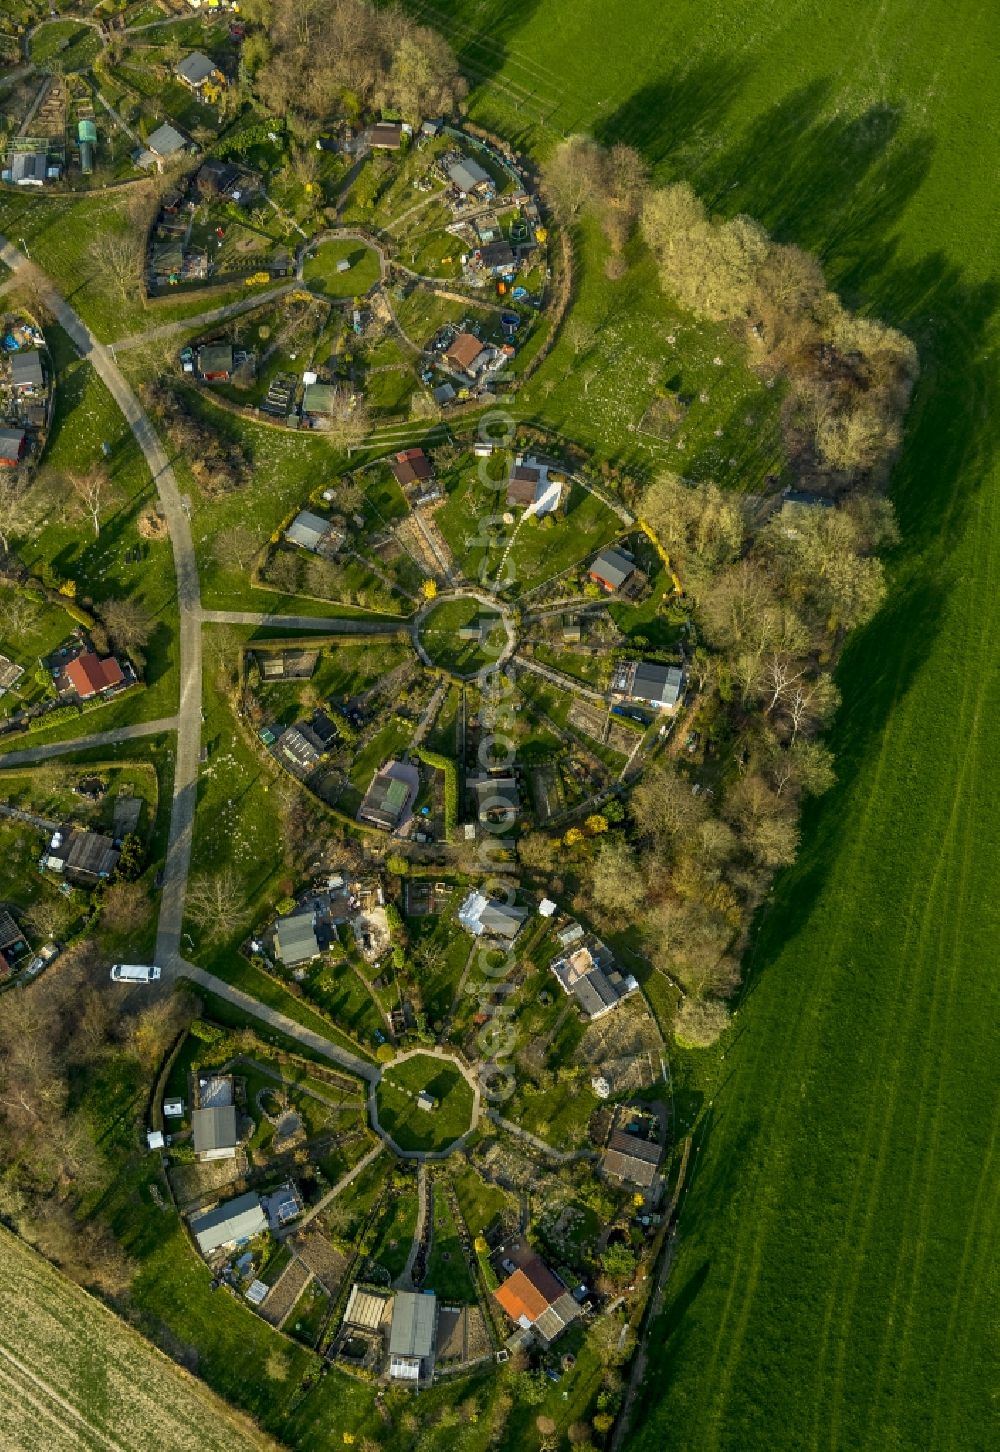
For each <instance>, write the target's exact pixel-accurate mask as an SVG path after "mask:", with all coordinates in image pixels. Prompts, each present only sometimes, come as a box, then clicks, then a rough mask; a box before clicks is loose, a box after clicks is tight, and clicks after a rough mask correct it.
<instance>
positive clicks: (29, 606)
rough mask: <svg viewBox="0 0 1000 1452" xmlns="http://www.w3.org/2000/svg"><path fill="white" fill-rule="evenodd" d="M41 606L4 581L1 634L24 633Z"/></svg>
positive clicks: (0, 608) (0, 596)
mask: <svg viewBox="0 0 1000 1452" xmlns="http://www.w3.org/2000/svg"><path fill="white" fill-rule="evenodd" d="M2 507H3V506H2V503H0V509H2ZM40 608H41V607H40V605H39V602H38V601H37V600H34V599H32V597H31V596H30V595H27V594H25V592H24V591H23V590H19V589H18V587H17V586H16V585H13V584H11V583H10V582H9V581H4V583H3V589H2V591H0V636H8V637H9V636H12V635H22V634H23V633H24V631H26V630H28V629H30V627H31V626H32V624H33V623H34V621H35V620H36V619H37V617H38V612H39V609H40Z"/></svg>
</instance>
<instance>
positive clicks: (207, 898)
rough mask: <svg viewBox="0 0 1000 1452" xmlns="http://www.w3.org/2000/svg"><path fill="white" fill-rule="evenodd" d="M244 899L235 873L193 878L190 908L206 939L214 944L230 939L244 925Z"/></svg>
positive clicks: (227, 869)
mask: <svg viewBox="0 0 1000 1452" xmlns="http://www.w3.org/2000/svg"><path fill="white" fill-rule="evenodd" d="M244 897H245V894H244V891H243V886H242V884H241V882H240V879H239V876H238V875H237V873H236V871H235V870H234V869H233V868H232V867H222V868H220V869H219V871H218V872H203V873H202V874H201V875H200V876H198V877H195V878H192V880H191V885H190V887H189V888H188V895H187V908H188V912H189V914H190V915H191V918H192V920H193V921H194V922H195V923H197V925H198V927H199V928H201V930H202V931H203V933H204V934H205V936H206V938H208V939H209V940H210V941H215V940H218V939H220V938H228V937H230V936H231V935H232V934H233V933H234V932H235V931H236V929H237V928H238V927H239V925H240V923H241V922H242V921H243V914H244Z"/></svg>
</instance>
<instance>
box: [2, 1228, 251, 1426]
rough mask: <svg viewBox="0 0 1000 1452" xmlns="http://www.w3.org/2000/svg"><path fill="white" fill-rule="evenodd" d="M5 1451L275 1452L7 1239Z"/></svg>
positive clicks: (220, 1404) (79, 1292) (191, 1380)
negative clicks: (247, 1450)
mask: <svg viewBox="0 0 1000 1452" xmlns="http://www.w3.org/2000/svg"><path fill="white" fill-rule="evenodd" d="M0 1444H2V1446H3V1448H4V1452H77V1449H80V1452H146V1449H148V1452H165V1449H169V1452H240V1449H245V1448H250V1449H259V1452H264V1449H268V1448H273V1447H274V1445H275V1444H274V1443H273V1442H271V1441H270V1440H269V1439H268V1438H266V1437H264V1436H262V1435H261V1434H260V1433H259V1432H258V1431H257V1430H256V1429H255V1428H254V1427H253V1426H252V1425H251V1424H250V1423H249V1422H246V1421H244V1420H243V1419H241V1418H239V1417H238V1416H237V1415H236V1414H235V1413H234V1412H232V1411H231V1410H230V1408H229V1407H227V1406H226V1404H225V1403H224V1402H222V1401H220V1400H219V1399H218V1398H217V1397H215V1396H213V1395H212V1394H211V1392H209V1391H208V1390H207V1389H206V1388H205V1387H203V1386H202V1385H201V1384H200V1383H199V1382H197V1381H195V1380H194V1378H193V1377H190V1376H188V1375H187V1374H186V1373H185V1372H183V1371H181V1370H180V1369H179V1368H178V1367H176V1366H175V1365H174V1364H173V1362H171V1361H169V1360H168V1359H167V1358H166V1357H165V1356H162V1355H161V1354H160V1353H159V1352H158V1351H156V1350H154V1348H153V1347H152V1346H150V1345H149V1344H148V1342H146V1341H144V1340H143V1338H142V1337H141V1336H140V1335H139V1334H138V1332H136V1331H132V1330H131V1329H130V1328H129V1327H127V1326H125V1325H124V1324H123V1323H122V1322H121V1321H119V1320H118V1318H117V1317H116V1316H114V1315H113V1314H112V1313H111V1312H110V1311H108V1310H106V1309H105V1307H104V1306H102V1305H101V1303H100V1302H99V1301H96V1300H95V1299H93V1298H92V1297H91V1296H88V1295H87V1293H86V1292H85V1291H83V1290H81V1289H80V1288H79V1287H78V1286H76V1285H74V1284H73V1283H72V1281H68V1280H66V1279H65V1278H64V1277H63V1276H61V1275H60V1274H59V1272H58V1271H57V1270H55V1269H54V1267H52V1266H50V1265H49V1264H48V1263H47V1262H46V1261H44V1260H43V1259H42V1257H41V1256H39V1255H36V1254H35V1252H34V1251H33V1250H31V1249H30V1248H29V1247H28V1246H26V1245H25V1244H24V1243H23V1242H22V1241H20V1240H18V1239H17V1238H16V1237H15V1236H13V1235H10V1234H9V1233H8V1232H7V1231H6V1230H2V1229H0Z"/></svg>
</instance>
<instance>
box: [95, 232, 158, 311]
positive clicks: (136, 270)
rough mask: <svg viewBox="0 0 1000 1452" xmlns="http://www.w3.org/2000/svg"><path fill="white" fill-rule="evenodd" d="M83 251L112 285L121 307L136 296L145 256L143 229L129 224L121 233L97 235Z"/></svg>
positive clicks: (99, 233) (138, 292)
mask: <svg viewBox="0 0 1000 1452" xmlns="http://www.w3.org/2000/svg"><path fill="white" fill-rule="evenodd" d="M87 250H88V255H89V257H90V260H91V262H92V263H93V265H94V268H95V269H96V270H97V271H98V272H99V273H100V274H101V275H102V276H104V277H106V278H107V279H108V280H109V281H110V282H112V283H113V284H114V286H115V288H116V289H117V291H118V295H119V297H120V298H121V301H122V303H123V304H126V303H129V302H132V301H133V300H134V299H135V298H136V297H138V296H139V295H140V293H141V291H142V266H143V262H144V260H145V256H146V236H145V231H144V230H140V229H138V228H135V229H133V227H132V226H131V225H129V226H128V227H127V228H126V229H125V230H124V231H115V232H113V231H109V230H105V231H101V232H97V233H96V234H95V236H94V238H93V240H92V242H91V244H90V246H89V248H88V249H87Z"/></svg>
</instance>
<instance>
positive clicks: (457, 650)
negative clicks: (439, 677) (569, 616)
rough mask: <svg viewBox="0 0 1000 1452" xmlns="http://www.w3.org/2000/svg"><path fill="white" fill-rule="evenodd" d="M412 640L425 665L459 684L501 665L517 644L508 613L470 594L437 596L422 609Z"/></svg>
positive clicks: (464, 592)
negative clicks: (434, 668)
mask: <svg viewBox="0 0 1000 1452" xmlns="http://www.w3.org/2000/svg"><path fill="white" fill-rule="evenodd" d="M414 639H415V642H416V646H417V651H418V653H419V655H420V657H421V659H422V660H423V661H424V664H425V665H429V666H436V667H437V668H438V669H439V670H444V671H447V672H448V673H449V674H450V675H452V676H454V677H455V678H456V679H457V680H460V681H471V680H474V679H475V678H476V677H477V676H480V675H482V673H483V672H484V671H487V670H494V669H496V668H498V667H499V666H502V665H503V663H504V661H506V660H507V658H508V656H510V655H511V653H512V652H513V650H514V647H515V645H516V643H517V642H516V633H515V629H514V622H513V619H512V618H511V615H510V612H509V611H508V610H506V609H505V608H504V607H503V606H502V605H499V604H498V603H497V602H496V601H495V600H493V599H492V598H491V597H490V596H489V595H485V594H479V593H478V592H471V591H463V592H456V593H454V594H449V595H446V596H441V597H439V598H438V599H437V600H435V601H434V602H433V603H432V604H430V605H428V606H426V607H425V609H424V610H423V611H422V612H421V614H420V616H419V618H418V620H417V623H416V628H415V632H414Z"/></svg>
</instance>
